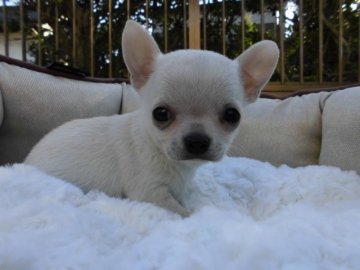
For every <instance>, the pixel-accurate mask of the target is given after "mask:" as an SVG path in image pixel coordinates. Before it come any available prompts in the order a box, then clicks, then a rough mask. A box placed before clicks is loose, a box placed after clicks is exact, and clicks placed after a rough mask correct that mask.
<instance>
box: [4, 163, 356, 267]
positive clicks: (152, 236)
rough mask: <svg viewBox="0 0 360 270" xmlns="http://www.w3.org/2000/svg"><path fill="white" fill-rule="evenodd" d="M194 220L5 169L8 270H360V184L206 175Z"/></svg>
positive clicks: (190, 195)
mask: <svg viewBox="0 0 360 270" xmlns="http://www.w3.org/2000/svg"><path fill="white" fill-rule="evenodd" d="M186 206H187V207H188V208H191V209H194V214H193V215H192V216H190V217H189V218H186V219H181V218H180V217H179V216H177V215H175V214H172V213H169V212H167V211H165V210H163V209H160V208H158V207H156V206H153V205H150V204H146V203H140V202H132V201H128V200H120V199H116V198H109V197H107V196H106V195H104V194H102V193H98V192H91V193H89V194H86V195H84V194H83V193H82V192H81V191H80V190H79V189H78V188H76V187H75V186H73V185H71V184H68V183H66V182H63V181H62V180H59V179H55V178H53V177H50V176H47V175H45V174H43V173H41V172H39V171H37V170H36V169H34V168H32V167H29V166H25V165H20V164H19V165H14V166H12V167H0V269H1V270H14V269H19V270H32V269H36V270H51V269H84V270H85V269H86V270H90V269H106V270H111V269H179V270H180V269H181V270H184V269H187V270H188V269H190V270H191V269H206V270H208V269H224V270H225V269H226V270H228V269H230V270H231V269H236V270H239V269H251V270H258V269H259V270H260V269H264V270H271V269H276V270H278V269H291V270H295V269H296V270H298V269H306V270H311V269H327V270H331V269H337V270H338V269H342V270H344V269H360V176H358V175H357V174H356V173H354V172H343V171H341V170H339V169H337V168H331V167H324V166H311V167H305V168H296V169H292V168H289V167H286V166H282V167H280V168H275V167H273V166H271V165H269V164H267V163H263V162H259V161H255V160H249V159H244V158H225V159H224V160H223V161H221V162H220V163H211V164H207V165H205V166H203V167H202V168H201V169H200V170H199V171H198V174H197V176H196V179H195V180H194V182H192V184H191V185H190V186H189V187H188V190H187V197H186Z"/></svg>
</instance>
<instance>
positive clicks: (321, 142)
mask: <svg viewBox="0 0 360 270" xmlns="http://www.w3.org/2000/svg"><path fill="white" fill-rule="evenodd" d="M138 102H139V100H138V96H137V94H136V92H135V91H134V90H133V89H132V88H131V87H130V86H129V85H128V84H126V83H125V81H122V80H100V79H99V80H96V79H86V78H83V77H78V76H75V75H74V74H64V73H63V72H59V71H51V70H48V69H46V68H40V67H37V66H35V65H31V64H26V63H23V62H21V61H16V60H13V59H9V58H6V57H3V56H0V165H1V164H7V163H14V162H21V161H22V160H23V159H24V158H25V156H26V154H27V153H28V152H29V151H30V149H31V147H32V146H33V145H34V144H35V143H36V142H37V141H38V140H40V139H41V137H42V136H44V135H45V134H46V133H47V132H49V131H50V130H51V129H53V128H55V127H56V126H58V125H60V124H62V123H64V122H66V121H69V120H71V119H74V118H87V117H93V116H98V115H112V114H117V113H126V112H130V111H132V110H134V109H136V108H137V106H138ZM242 114H243V115H242V120H241V128H240V132H239V134H238V136H237V137H236V139H235V142H234V144H233V145H232V147H231V149H230V151H229V155H231V156H245V157H249V158H254V159H259V160H263V161H268V162H270V163H272V164H274V165H281V164H287V165H289V166H292V167H297V166H305V165H311V164H321V165H331V166H338V167H340V168H342V169H345V170H355V171H357V172H358V173H359V174H360V86H353V87H349V88H346V89H342V90H340V89H330V90H326V91H325V90H324V91H317V92H316V93H306V94H302V95H295V96H292V97H288V98H286V99H283V100H280V99H269V98H260V99H259V100H258V101H257V102H255V103H254V104H251V105H249V106H248V107H247V109H246V110H245V111H243V112H242Z"/></svg>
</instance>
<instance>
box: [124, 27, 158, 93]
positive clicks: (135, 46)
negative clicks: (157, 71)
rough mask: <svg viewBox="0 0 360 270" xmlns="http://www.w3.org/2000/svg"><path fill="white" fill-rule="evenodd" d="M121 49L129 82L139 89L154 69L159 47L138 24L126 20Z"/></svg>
mask: <svg viewBox="0 0 360 270" xmlns="http://www.w3.org/2000/svg"><path fill="white" fill-rule="evenodd" d="M122 51H123V57H124V61H125V64H126V67H127V69H128V71H129V72H130V75H131V83H132V85H133V87H134V88H135V89H137V90H139V89H140V88H142V87H143V86H144V84H145V83H146V82H147V80H148V78H149V76H150V75H151V73H152V72H153V71H154V69H153V68H154V61H155V59H156V57H157V56H158V55H159V54H160V49H159V47H158V45H157V44H156V42H155V40H154V38H153V37H152V36H151V35H150V34H149V33H148V32H147V31H146V30H145V29H144V28H143V27H142V26H141V25H140V24H138V23H136V22H134V21H127V22H126V25H125V28H124V31H123V34H122Z"/></svg>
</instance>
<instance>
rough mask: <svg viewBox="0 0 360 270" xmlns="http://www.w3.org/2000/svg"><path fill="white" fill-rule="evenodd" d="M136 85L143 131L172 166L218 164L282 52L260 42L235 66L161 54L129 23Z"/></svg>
mask: <svg viewBox="0 0 360 270" xmlns="http://www.w3.org/2000/svg"><path fill="white" fill-rule="evenodd" d="M122 48H123V56H124V60H125V63H126V66H127V68H128V70H129V72H130V74H131V82H132V85H133V86H134V88H135V89H136V90H137V91H138V92H139V93H140V96H141V98H142V104H141V107H140V110H141V119H139V121H142V125H143V126H144V127H146V128H145V130H146V132H148V135H149V136H150V138H151V139H152V140H153V141H154V142H155V144H156V145H157V146H158V147H159V148H160V149H161V150H162V151H163V152H164V153H165V154H166V155H167V156H168V157H169V158H171V159H173V160H189V159H197V160H219V159H221V158H222V156H223V155H224V154H225V153H226V151H227V150H228V147H229V146H230V144H231V142H232V139H233V137H234V136H235V134H236V131H237V130H238V127H239V122H240V121H241V112H242V108H243V106H245V105H246V104H248V103H250V102H253V101H255V100H256V98H257V97H258V95H259V93H260V91H261V89H262V88H263V87H264V86H265V84H266V83H267V82H268V81H269V79H270V77H271V75H272V73H273V71H274V68H275V66H276V64H277V60H278V56H279V51H278V48H277V46H276V44H275V43H274V42H272V41H262V42H259V43H257V44H255V45H253V46H252V47H250V48H249V49H248V50H246V51H245V52H244V53H242V54H241V55H240V56H239V57H238V58H236V59H235V60H230V59H228V58H226V57H224V56H222V55H220V54H217V53H214V52H209V51H200V50H179V51H175V52H172V53H168V54H162V53H161V52H160V50H159V48H158V46H157V44H156V43H155V41H154V39H153V38H152V37H151V36H150V35H149V34H148V33H147V32H146V31H145V30H144V28H143V27H142V26H140V25H139V24H137V23H135V22H133V21H128V22H127V24H126V26H125V29H124V32H123V38H122Z"/></svg>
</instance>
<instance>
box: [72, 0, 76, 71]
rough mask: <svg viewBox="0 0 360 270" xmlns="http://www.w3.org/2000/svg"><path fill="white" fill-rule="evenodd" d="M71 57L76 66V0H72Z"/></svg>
mask: <svg viewBox="0 0 360 270" xmlns="http://www.w3.org/2000/svg"><path fill="white" fill-rule="evenodd" d="M72 58H73V59H72V62H73V66H76V0H72Z"/></svg>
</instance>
